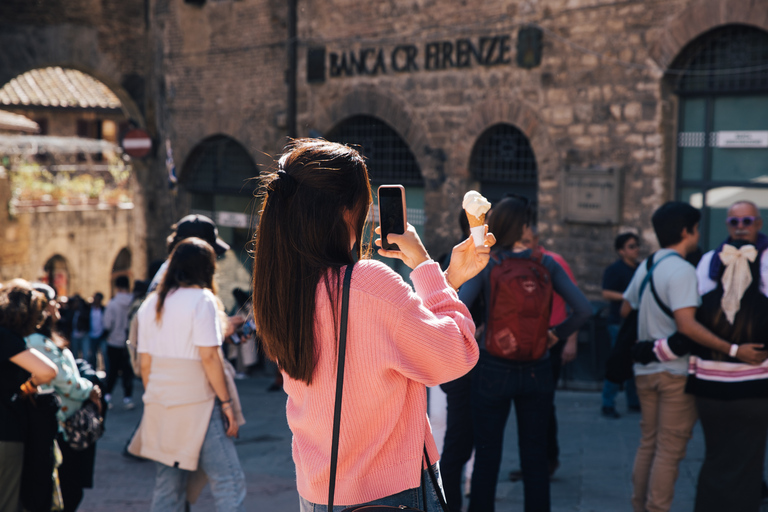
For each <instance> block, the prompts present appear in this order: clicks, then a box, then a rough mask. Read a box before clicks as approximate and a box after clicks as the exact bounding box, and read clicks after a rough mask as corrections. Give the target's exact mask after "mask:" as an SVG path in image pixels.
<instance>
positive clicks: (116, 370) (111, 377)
mask: <svg viewBox="0 0 768 512" xmlns="http://www.w3.org/2000/svg"><path fill="white" fill-rule="evenodd" d="M107 358H108V360H109V365H108V368H109V372H108V373H107V389H106V391H105V392H106V393H110V394H111V393H112V390H113V389H114V388H115V383H116V382H117V377H118V375H119V374H122V376H123V396H124V397H126V398H131V395H132V394H133V368H131V359H130V356H129V355H128V349H127V348H125V347H112V346H107Z"/></svg>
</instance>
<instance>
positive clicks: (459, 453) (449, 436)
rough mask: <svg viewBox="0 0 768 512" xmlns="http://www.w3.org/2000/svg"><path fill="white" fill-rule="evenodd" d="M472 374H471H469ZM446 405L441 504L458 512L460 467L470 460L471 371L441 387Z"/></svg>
mask: <svg viewBox="0 0 768 512" xmlns="http://www.w3.org/2000/svg"><path fill="white" fill-rule="evenodd" d="M473 371H474V370H473ZM440 388H441V389H442V390H443V392H444V393H445V398H446V401H447V403H448V407H447V414H446V419H445V442H444V444H443V452H442V455H441V457H440V474H441V475H442V477H443V489H444V490H445V501H446V502H447V503H448V507H449V508H450V509H451V511H452V512H459V511H460V510H461V501H462V494H463V492H462V489H461V477H462V474H463V470H464V465H465V464H466V463H467V461H468V460H469V458H470V457H471V456H472V448H473V447H474V439H473V436H472V402H471V394H472V371H470V372H469V373H468V374H466V375H465V376H463V377H460V378H458V379H456V380H454V381H451V382H446V383H445V384H442V385H441V386H440Z"/></svg>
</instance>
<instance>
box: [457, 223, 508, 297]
mask: <svg viewBox="0 0 768 512" xmlns="http://www.w3.org/2000/svg"><path fill="white" fill-rule="evenodd" d="M495 243H496V237H494V236H493V233H488V226H483V243H482V244H481V245H475V241H474V237H469V238H467V239H466V240H464V241H463V242H461V243H460V244H459V245H457V246H456V247H454V248H453V252H452V253H451V264H450V265H448V270H446V271H445V278H446V279H447V280H448V284H449V285H451V286H452V287H453V288H456V289H458V288H459V286H461V285H462V284H464V283H465V282H467V281H468V280H470V279H472V278H473V277H475V276H476V275H477V274H478V273H479V272H480V271H481V270H483V269H484V268H485V266H486V265H488V259H489V258H490V256H491V247H492V246H493V244H495Z"/></svg>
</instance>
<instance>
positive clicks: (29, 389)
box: [20, 377, 37, 395]
mask: <svg viewBox="0 0 768 512" xmlns="http://www.w3.org/2000/svg"><path fill="white" fill-rule="evenodd" d="M20 388H21V391H22V392H23V393H25V394H27V395H33V394H35V393H37V386H35V384H34V383H33V382H32V377H30V378H29V379H27V380H26V381H25V382H24V384H22V385H21V386H20Z"/></svg>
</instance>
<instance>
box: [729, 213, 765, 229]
mask: <svg viewBox="0 0 768 512" xmlns="http://www.w3.org/2000/svg"><path fill="white" fill-rule="evenodd" d="M755 220H757V217H755V216H753V215H748V216H746V217H728V218H727V219H725V223H726V224H728V225H729V226H731V227H734V228H736V227H739V224H741V225H742V226H744V227H745V228H748V227H749V226H751V225H752V224H754V223H755Z"/></svg>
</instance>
